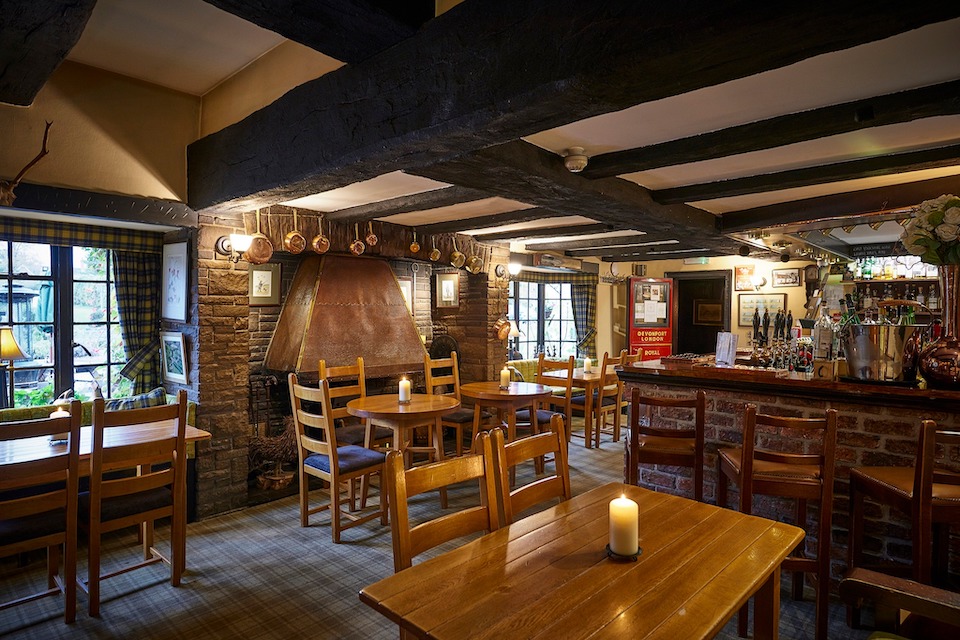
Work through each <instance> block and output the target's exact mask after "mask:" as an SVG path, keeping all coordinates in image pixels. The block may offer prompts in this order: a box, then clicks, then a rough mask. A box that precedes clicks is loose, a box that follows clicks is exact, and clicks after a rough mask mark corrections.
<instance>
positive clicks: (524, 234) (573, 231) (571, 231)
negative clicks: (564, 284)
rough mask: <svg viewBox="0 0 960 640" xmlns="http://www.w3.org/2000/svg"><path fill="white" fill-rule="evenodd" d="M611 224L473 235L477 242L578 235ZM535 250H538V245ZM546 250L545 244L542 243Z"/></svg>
mask: <svg viewBox="0 0 960 640" xmlns="http://www.w3.org/2000/svg"><path fill="white" fill-rule="evenodd" d="M612 230H613V229H612V225H609V224H603V223H600V222H596V223H593V224H573V225H567V226H560V227H540V228H538V229H514V230H513V231H501V232H499V233H485V234H483V235H478V236H474V237H475V238H476V239H477V242H500V241H502V240H516V241H517V242H523V241H524V240H532V239H534V238H552V237H554V236H557V237H562V236H579V235H583V234H586V233H602V232H604V231H612ZM537 250H540V248H539V246H538V247H537ZM544 250H546V245H544Z"/></svg>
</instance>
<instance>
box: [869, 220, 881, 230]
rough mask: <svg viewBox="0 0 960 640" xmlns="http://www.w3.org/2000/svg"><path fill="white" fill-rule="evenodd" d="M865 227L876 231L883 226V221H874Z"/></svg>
mask: <svg viewBox="0 0 960 640" xmlns="http://www.w3.org/2000/svg"><path fill="white" fill-rule="evenodd" d="M867 226H868V227H870V228H871V229H873V230H874V231H876V230H877V229H879V228H880V227H882V226H883V220H874V221H873V222H869V223H867Z"/></svg>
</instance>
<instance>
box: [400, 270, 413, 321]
mask: <svg viewBox="0 0 960 640" xmlns="http://www.w3.org/2000/svg"><path fill="white" fill-rule="evenodd" d="M397 284H398V285H400V293H401V294H403V301H404V302H406V303H407V312H408V313H409V314H410V315H413V278H408V277H407V276H397Z"/></svg>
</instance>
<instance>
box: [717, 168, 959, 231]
mask: <svg viewBox="0 0 960 640" xmlns="http://www.w3.org/2000/svg"><path fill="white" fill-rule="evenodd" d="M958 190H960V176H947V177H945V178H934V179H932V180H920V181H918V182H909V183H905V184H898V185H893V186H887V187H877V188H875V189H863V190H860V191H850V192H848V193H838V194H834V195H829V196H821V197H819V198H808V199H805V200H795V201H793V202H783V203H780V204H773V205H768V206H765V207H755V208H752V209H744V210H742V211H730V212H728V213H725V214H723V216H722V217H721V218H720V228H721V230H722V231H723V233H737V232H740V231H750V230H753V229H759V228H764V227H775V226H778V225H784V224H795V223H802V222H812V221H815V220H822V219H825V218H837V224H836V225H834V226H839V225H840V224H841V221H842V220H843V218H844V216H849V217H855V216H858V215H865V214H870V213H875V212H877V211H885V210H888V209H899V208H902V207H912V206H915V205H918V204H920V203H921V202H922V201H924V200H927V199H928V198H930V197H933V196H934V195H939V194H941V193H957V191H958Z"/></svg>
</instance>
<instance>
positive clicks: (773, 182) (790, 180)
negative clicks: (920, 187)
mask: <svg viewBox="0 0 960 640" xmlns="http://www.w3.org/2000/svg"><path fill="white" fill-rule="evenodd" d="M955 164H960V145H951V146H946V147H940V148H937V149H924V150H922V151H910V152H907V153H893V154H889V155H885V156H877V157H875V158H863V159H860V160H850V161H847V162H837V163H835V164H826V165H821V166H818V167H803V168H802V169H791V170H789V171H777V172H775V173H764V174H761V175H756V176H746V177H744V178H733V179H731V180H720V181H719V182H707V183H703V184H692V185H687V186H683V187H675V188H672V189H660V190H658V191H654V192H653V198H654V200H656V201H657V202H659V203H661V204H674V203H678V202H699V201H703V200H712V199H714V198H727V197H731V196H741V195H745V194H749V193H764V192H768V191H780V190H781V189H789V188H791V187H806V186H809V185H814V184H824V183H827V182H839V181H841V180H855V179H857V178H872V177H875V176H886V175H890V174H894V173H902V172H906V171H921V170H923V169H936V168H940V167H950V166H953V165H955Z"/></svg>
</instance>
